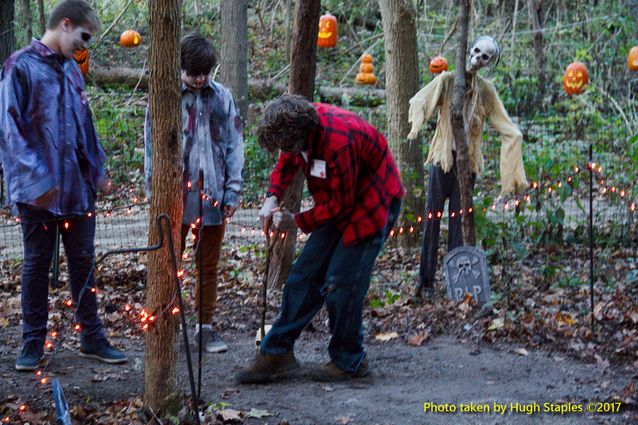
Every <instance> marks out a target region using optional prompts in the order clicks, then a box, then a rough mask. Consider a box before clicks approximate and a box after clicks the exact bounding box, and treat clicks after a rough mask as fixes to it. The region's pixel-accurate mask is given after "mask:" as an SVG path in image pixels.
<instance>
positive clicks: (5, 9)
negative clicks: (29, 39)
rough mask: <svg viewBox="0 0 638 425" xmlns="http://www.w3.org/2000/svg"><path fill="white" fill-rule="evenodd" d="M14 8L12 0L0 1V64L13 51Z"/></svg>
mask: <svg viewBox="0 0 638 425" xmlns="http://www.w3.org/2000/svg"><path fill="white" fill-rule="evenodd" d="M14 8H15V4H14V1H13V0H3V1H0V63H4V61H5V60H6V59H7V58H8V57H9V56H10V55H11V53H12V52H13V51H14V50H15V32H14V22H13V20H14V19H15V9H14Z"/></svg>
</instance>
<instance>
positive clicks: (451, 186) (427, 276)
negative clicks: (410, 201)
mask: <svg viewBox="0 0 638 425" xmlns="http://www.w3.org/2000/svg"><path fill="white" fill-rule="evenodd" d="M475 183H476V174H474V173H472V179H471V182H470V184H471V186H472V189H474V185H475ZM447 199H449V200H450V203H449V205H448V218H449V228H448V235H447V247H448V251H451V250H453V249H454V248H456V247H458V246H461V245H463V233H462V229H461V215H460V214H459V211H460V210H461V192H460V189H459V180H458V178H457V169H456V155H455V156H454V164H453V166H452V169H451V170H450V171H449V172H447V173H445V172H443V169H442V168H441V167H439V166H436V165H433V166H432V168H431V169H430V183H429V184H428V197H427V202H426V207H425V209H426V211H425V217H423V221H424V222H425V229H424V232H423V243H422V244H421V263H420V265H419V287H420V288H424V289H432V288H433V287H434V275H435V273H436V266H437V260H438V251H439V235H440V233H441V218H442V217H441V216H442V214H443V209H444V208H445V201H446V200H447ZM452 213H454V217H452ZM438 214H441V216H439V215H438ZM428 217H431V218H428Z"/></svg>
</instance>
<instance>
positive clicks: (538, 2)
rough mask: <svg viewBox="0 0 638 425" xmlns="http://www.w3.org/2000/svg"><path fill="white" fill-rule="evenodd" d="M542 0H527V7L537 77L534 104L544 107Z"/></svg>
mask: <svg viewBox="0 0 638 425" xmlns="http://www.w3.org/2000/svg"><path fill="white" fill-rule="evenodd" d="M542 3H543V2H542V0H528V2H527V8H528V9H529V14H530V18H531V20H532V28H533V29H534V61H535V63H536V75H537V78H538V91H537V92H536V105H538V106H540V108H541V109H544V107H545V103H544V102H543V99H544V98H545V70H544V69H543V68H544V66H545V51H544V49H543V26H542V25H543V24H542V20H541V16H542V10H541V8H542Z"/></svg>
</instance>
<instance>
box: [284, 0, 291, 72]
mask: <svg viewBox="0 0 638 425" xmlns="http://www.w3.org/2000/svg"><path fill="white" fill-rule="evenodd" d="M284 7H285V8H286V11H285V15H284V26H285V28H286V35H285V37H286V61H287V62H290V34H291V31H290V20H291V18H292V16H291V15H292V12H291V9H292V0H285V2H284Z"/></svg>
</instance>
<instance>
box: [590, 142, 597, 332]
mask: <svg viewBox="0 0 638 425" xmlns="http://www.w3.org/2000/svg"><path fill="white" fill-rule="evenodd" d="M593 160H594V148H593V144H592V142H591V140H590V141H589V302H590V307H591V336H592V339H595V338H596V333H595V331H596V328H595V317H594V316H595V314H594V170H593V168H594V166H593Z"/></svg>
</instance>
